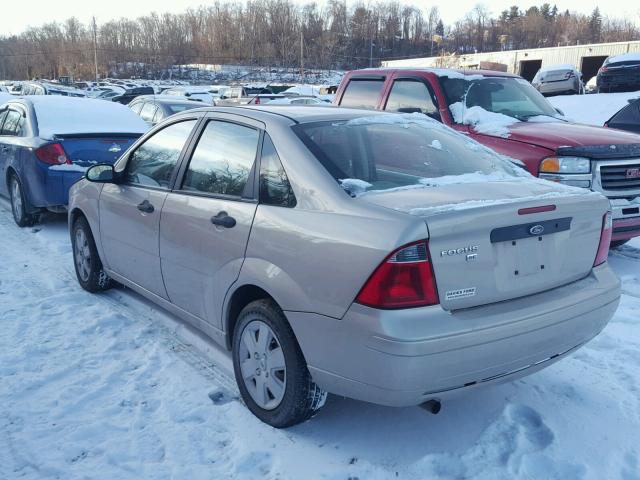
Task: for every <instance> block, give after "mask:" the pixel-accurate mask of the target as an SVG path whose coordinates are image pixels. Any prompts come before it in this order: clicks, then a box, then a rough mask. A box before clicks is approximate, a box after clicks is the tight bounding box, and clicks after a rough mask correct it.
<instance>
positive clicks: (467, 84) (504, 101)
mask: <svg viewBox="0 0 640 480" xmlns="http://www.w3.org/2000/svg"><path fill="white" fill-rule="evenodd" d="M440 83H441V84H442V88H443V90H444V93H445V97H446V98H447V103H448V104H449V107H452V106H453V105H456V104H460V105H462V106H464V107H466V108H471V107H476V106H477V107H481V108H483V109H484V110H487V111H489V112H493V113H501V114H503V115H508V116H510V117H513V118H516V119H518V120H522V121H526V120H527V119H529V118H531V117H536V116H539V115H546V116H549V117H556V116H557V115H558V112H556V111H555V110H554V109H553V107H552V106H551V104H550V103H549V102H548V101H547V100H546V99H545V98H544V97H543V96H542V95H541V94H540V93H539V92H538V91H537V90H536V89H535V88H533V87H532V86H531V84H530V83H529V82H527V81H526V80H524V79H522V78H515V77H481V76H479V75H470V76H468V77H465V78H458V77H453V78H450V77H440ZM453 116H454V119H455V117H456V116H455V115H453Z"/></svg>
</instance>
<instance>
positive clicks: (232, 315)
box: [224, 284, 282, 350]
mask: <svg viewBox="0 0 640 480" xmlns="http://www.w3.org/2000/svg"><path fill="white" fill-rule="evenodd" d="M262 299H268V300H271V301H272V302H273V303H275V304H276V305H277V306H278V307H279V308H282V307H280V305H279V304H278V302H277V301H276V300H275V298H274V297H273V295H271V294H270V293H269V292H268V291H266V290H265V289H264V288H262V287H259V286H258V285H254V284H245V285H242V286H240V287H238V288H236V289H235V290H234V292H233V293H232V294H231V297H230V298H229V301H228V302H227V307H226V309H225V314H224V332H225V346H226V347H227V350H231V348H232V343H233V332H234V330H235V327H236V324H237V322H238V316H239V315H240V312H241V311H242V309H243V308H244V307H246V306H247V305H249V304H250V303H251V302H255V301H256V300H262Z"/></svg>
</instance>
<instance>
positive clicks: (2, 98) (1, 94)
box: [0, 92, 16, 105]
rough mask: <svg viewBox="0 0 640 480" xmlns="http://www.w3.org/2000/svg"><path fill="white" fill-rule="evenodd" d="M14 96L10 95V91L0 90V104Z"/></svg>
mask: <svg viewBox="0 0 640 480" xmlns="http://www.w3.org/2000/svg"><path fill="white" fill-rule="evenodd" d="M14 98H16V97H14V96H13V95H11V94H10V93H5V92H0V105H2V104H3V103H5V102H8V101H9V100H11V99H14Z"/></svg>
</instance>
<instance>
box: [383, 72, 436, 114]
mask: <svg viewBox="0 0 640 480" xmlns="http://www.w3.org/2000/svg"><path fill="white" fill-rule="evenodd" d="M385 110H387V111H391V112H405V113H411V112H420V113H424V114H426V115H429V116H431V117H434V118H436V117H438V118H439V115H438V107H436V104H435V102H434V100H433V96H432V95H431V92H430V91H429V89H428V87H427V86H426V85H425V84H424V83H423V82H421V81H418V80H396V81H395V82H393V87H391V93H389V99H388V100H387V105H386V107H385Z"/></svg>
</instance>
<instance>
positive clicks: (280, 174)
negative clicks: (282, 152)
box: [260, 134, 296, 208]
mask: <svg viewBox="0 0 640 480" xmlns="http://www.w3.org/2000/svg"><path fill="white" fill-rule="evenodd" d="M260 203H263V204H266V205H276V206H278V207H289V208H292V207H295V206H296V196H295V195H294V194H293V190H292V189H291V184H290V183H289V178H288V177H287V172H285V171H284V167H283V166H282V162H281V161H280V157H279V156H278V152H277V151H276V147H275V146H274V145H273V142H272V141H271V138H269V135H266V134H265V136H264V142H263V143H262V156H261V160H260Z"/></svg>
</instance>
